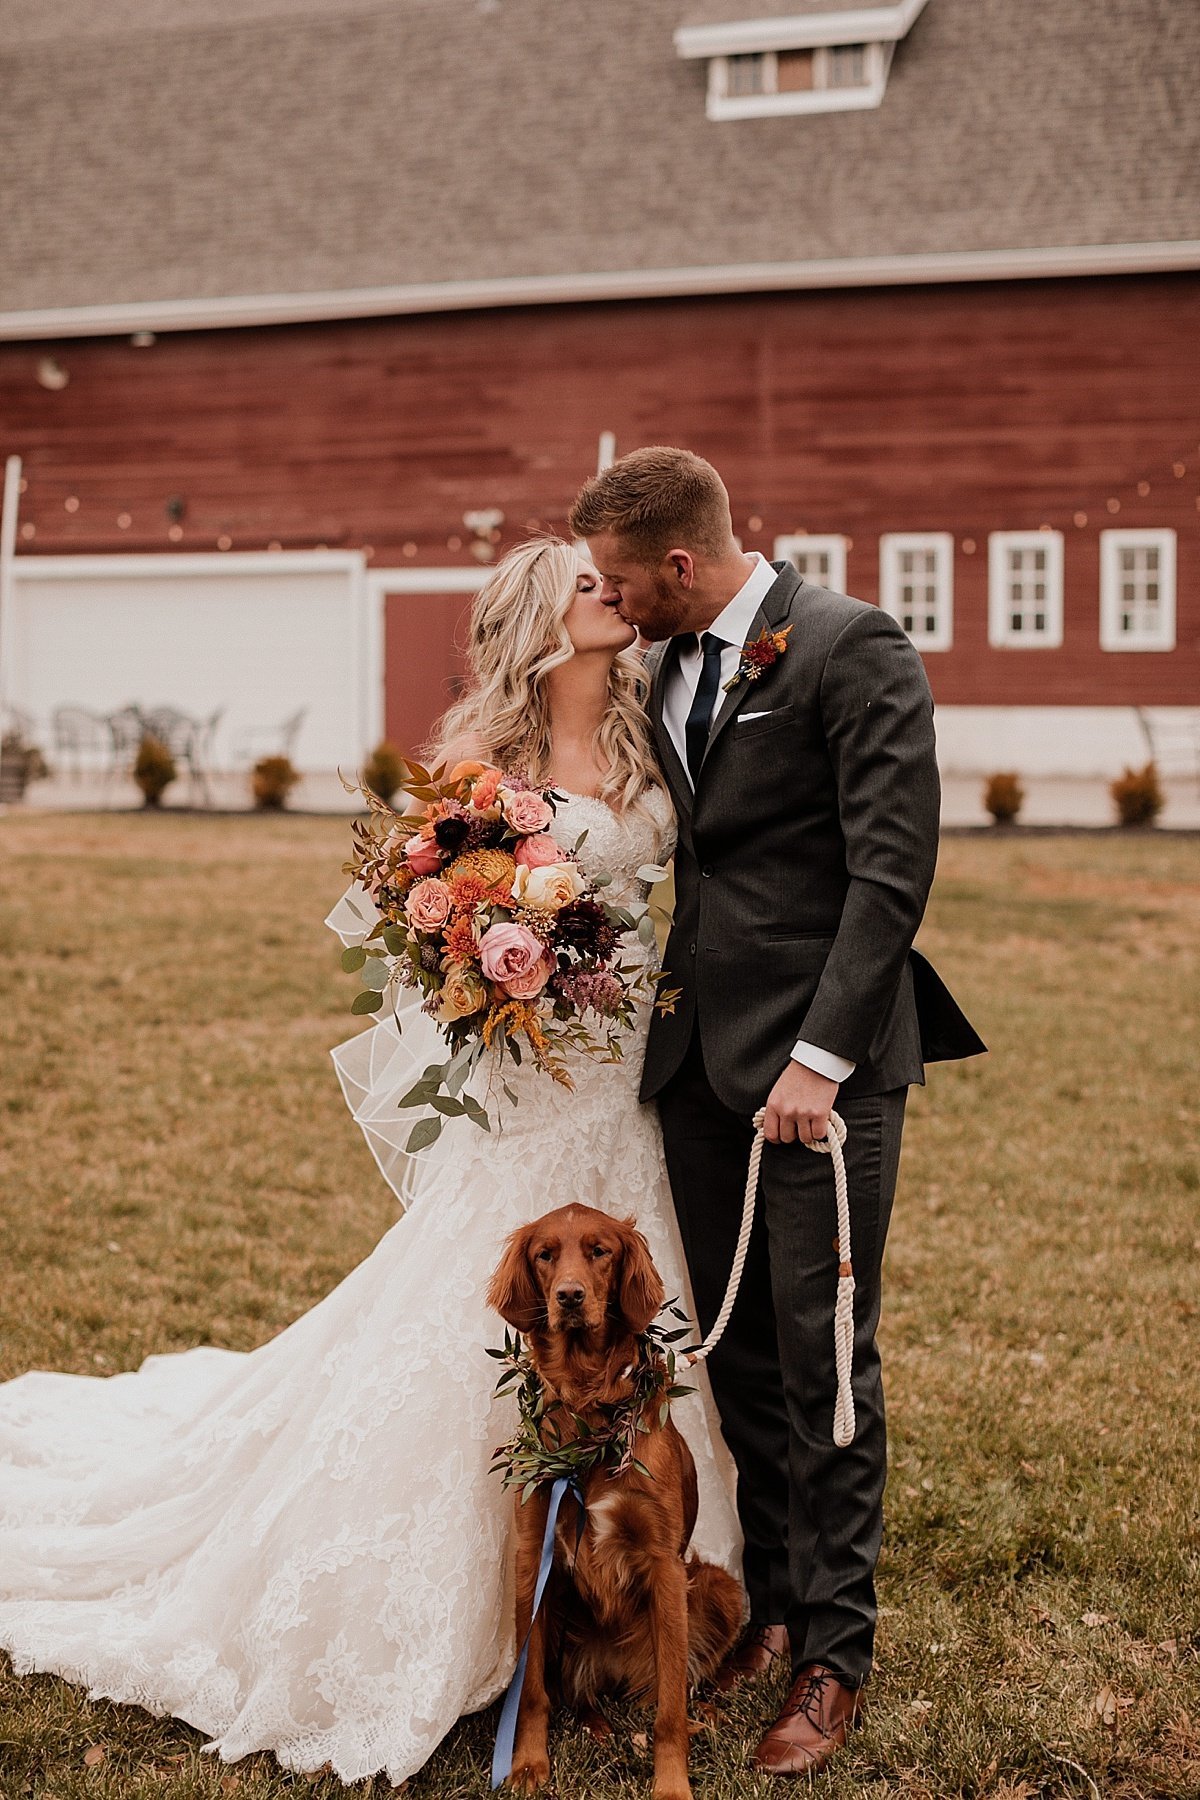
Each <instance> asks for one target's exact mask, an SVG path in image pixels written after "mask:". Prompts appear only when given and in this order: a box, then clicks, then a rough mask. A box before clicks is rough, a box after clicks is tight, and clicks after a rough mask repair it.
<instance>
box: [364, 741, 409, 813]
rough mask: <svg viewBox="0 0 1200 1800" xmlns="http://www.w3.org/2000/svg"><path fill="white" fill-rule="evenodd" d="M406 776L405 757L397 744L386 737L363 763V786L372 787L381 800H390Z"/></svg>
mask: <svg viewBox="0 0 1200 1800" xmlns="http://www.w3.org/2000/svg"><path fill="white" fill-rule="evenodd" d="M404 776H405V766H404V758H403V757H402V756H401V754H400V752H399V751H398V750H397V748H396V746H395V744H392V743H389V742H388V740H387V738H384V740H383V742H382V743H380V744H376V746H375V748H374V749H373V750H372V752H371V754H370V756H368V758H367V760H366V762H365V763H364V764H363V772H362V779H363V786H364V787H367V788H370V790H371V792H372V793H373V794H378V796H379V798H380V799H381V800H387V801H390V800H391V797H392V795H393V794H394V793H395V792H396V789H397V788H398V787H399V786H400V783H401V782H402V781H403V780H404Z"/></svg>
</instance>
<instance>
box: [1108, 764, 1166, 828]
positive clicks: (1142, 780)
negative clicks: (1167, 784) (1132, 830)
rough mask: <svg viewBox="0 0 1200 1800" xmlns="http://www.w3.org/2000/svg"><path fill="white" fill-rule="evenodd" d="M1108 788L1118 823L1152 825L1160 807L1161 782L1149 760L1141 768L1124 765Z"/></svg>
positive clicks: (1161, 803)
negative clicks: (1124, 767) (1122, 771)
mask: <svg viewBox="0 0 1200 1800" xmlns="http://www.w3.org/2000/svg"><path fill="white" fill-rule="evenodd" d="M1108 791H1109V793H1110V794H1111V795H1112V797H1113V803H1114V805H1115V806H1116V809H1117V819H1118V821H1119V823H1120V824H1122V825H1153V824H1154V822H1155V820H1156V819H1157V818H1158V815H1159V813H1160V812H1161V811H1162V809H1163V791H1162V783H1161V782H1160V781H1159V779H1158V768H1157V765H1156V764H1154V763H1153V762H1148V763H1147V764H1146V766H1145V768H1144V769H1126V771H1125V773H1124V774H1123V775H1122V776H1120V777H1119V778H1118V779H1117V780H1116V781H1114V782H1113V783H1112V785H1111V786H1110V788H1109V790H1108Z"/></svg>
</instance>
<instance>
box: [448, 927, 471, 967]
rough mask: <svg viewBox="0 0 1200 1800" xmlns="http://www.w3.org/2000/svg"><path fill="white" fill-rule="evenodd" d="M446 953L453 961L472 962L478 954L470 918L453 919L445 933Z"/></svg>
mask: <svg viewBox="0 0 1200 1800" xmlns="http://www.w3.org/2000/svg"><path fill="white" fill-rule="evenodd" d="M445 945H446V954H447V955H448V956H449V957H451V958H452V959H453V960H454V961H455V962H459V963H467V962H474V961H475V960H476V958H477V956H478V954H479V946H478V944H477V943H476V942H475V932H474V929H473V927H472V925H471V921H470V919H462V918H460V919H455V920H454V921H453V923H452V924H451V925H450V926H449V927H448V928H447V930H446V934H445Z"/></svg>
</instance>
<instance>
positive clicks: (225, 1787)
mask: <svg viewBox="0 0 1200 1800" xmlns="http://www.w3.org/2000/svg"><path fill="white" fill-rule="evenodd" d="M241 1785H242V1778H241V1776H240V1775H222V1777H221V1792H222V1793H223V1794H233V1793H236V1792H237V1790H238V1788H240V1787H241Z"/></svg>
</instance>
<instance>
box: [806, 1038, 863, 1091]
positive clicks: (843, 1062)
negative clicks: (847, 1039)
mask: <svg viewBox="0 0 1200 1800" xmlns="http://www.w3.org/2000/svg"><path fill="white" fill-rule="evenodd" d="M792 1061H793V1062H798V1063H803V1064H804V1067H805V1068H806V1069H813V1070H815V1072H816V1073H817V1074H818V1075H824V1077H825V1079H826V1080H827V1081H837V1082H842V1081H849V1079H850V1077H851V1076H852V1075H853V1073H854V1071H855V1068H856V1067H857V1064H855V1063H852V1062H851V1061H850V1059H849V1057H847V1056H835V1055H834V1054H833V1051H832V1050H820V1049H818V1047H817V1046H816V1044H806V1043H805V1041H804V1039H803V1038H801V1039H800V1042H799V1043H798V1044H797V1045H796V1048H795V1049H794V1050H793V1051H792Z"/></svg>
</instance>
